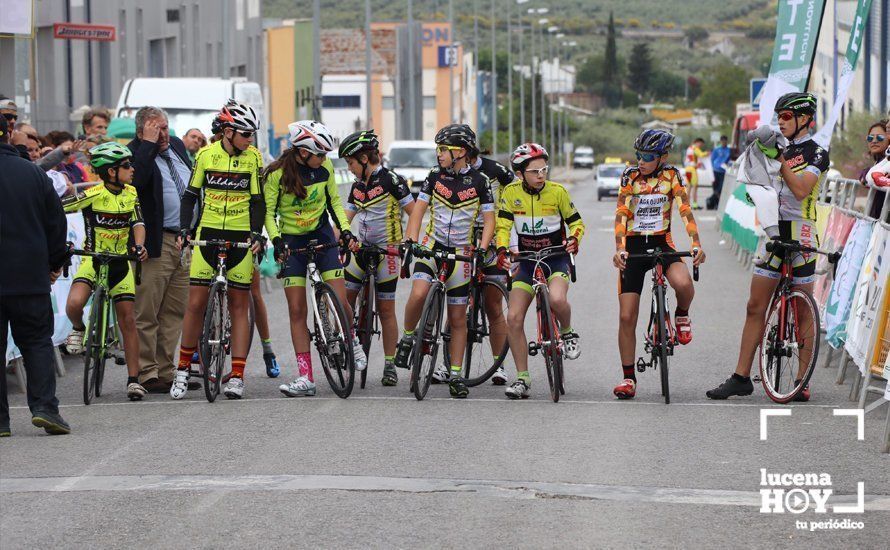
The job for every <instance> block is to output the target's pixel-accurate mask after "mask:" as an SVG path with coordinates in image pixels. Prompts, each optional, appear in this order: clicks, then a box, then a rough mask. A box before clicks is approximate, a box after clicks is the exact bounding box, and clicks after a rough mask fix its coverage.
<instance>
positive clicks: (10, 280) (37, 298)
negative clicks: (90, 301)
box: [0, 117, 71, 437]
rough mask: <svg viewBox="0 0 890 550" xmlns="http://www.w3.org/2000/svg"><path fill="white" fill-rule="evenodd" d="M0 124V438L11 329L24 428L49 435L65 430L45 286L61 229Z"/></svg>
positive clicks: (38, 177) (56, 205)
mask: <svg viewBox="0 0 890 550" xmlns="http://www.w3.org/2000/svg"><path fill="white" fill-rule="evenodd" d="M10 127H11V125H10V124H9V123H8V122H7V120H6V118H5V117H0V219H2V220H3V223H2V224H0V258H3V262H4V269H3V270H2V272H0V361H2V366H3V370H2V372H0V437H8V436H9V435H11V431H10V427H9V402H8V401H7V398H6V347H7V338H8V337H7V334H8V332H9V330H10V329H11V330H12V336H13V338H14V339H15V344H16V345H17V346H18V348H19V350H20V351H21V353H22V360H23V362H24V366H25V371H26V373H27V376H26V380H27V390H28V408H29V409H31V423H32V424H33V425H35V426H37V427H39V428H43V429H44V430H45V431H46V433H48V434H51V435H59V434H67V433H70V432H71V428H70V427H69V426H68V424H67V423H66V422H65V421H64V420H63V419H62V417H61V416H60V415H59V400H58V399H57V398H56V373H55V356H54V353H53V343H52V335H53V319H54V314H53V304H52V299H51V297H50V293H49V290H50V285H51V284H52V283H54V282H55V280H56V278H58V276H59V274H60V273H61V268H62V265H63V264H64V263H65V261H66V259H67V246H66V244H65V237H66V236H67V234H68V226H67V223H66V220H65V214H64V212H62V203H61V202H60V201H59V198H58V197H57V196H56V194H55V192H53V188H52V184H51V183H50V181H49V178H48V177H47V176H46V174H45V173H44V172H43V171H42V170H40V169H39V168H37V167H36V166H34V164H33V163H30V162H28V161H26V160H24V159H22V158H21V157H19V154H18V152H17V151H16V149H15V148H14V147H12V146H11V145H9V128H10Z"/></svg>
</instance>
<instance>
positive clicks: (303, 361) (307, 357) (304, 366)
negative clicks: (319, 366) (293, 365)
mask: <svg viewBox="0 0 890 550" xmlns="http://www.w3.org/2000/svg"><path fill="white" fill-rule="evenodd" d="M297 369H298V370H299V371H300V376H305V377H306V378H308V379H309V381H310V382H315V379H314V378H313V376H312V354H311V353H309V352H308V351H303V352H297Z"/></svg>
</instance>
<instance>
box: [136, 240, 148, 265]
mask: <svg viewBox="0 0 890 550" xmlns="http://www.w3.org/2000/svg"><path fill="white" fill-rule="evenodd" d="M133 252H135V253H136V255H137V256H139V261H140V262H144V261H145V260H147V259H148V249H146V248H145V247H144V246H142V245H141V244H137V245H136V246H134V247H133Z"/></svg>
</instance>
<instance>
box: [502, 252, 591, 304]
mask: <svg viewBox="0 0 890 550" xmlns="http://www.w3.org/2000/svg"><path fill="white" fill-rule="evenodd" d="M563 255H568V257H569V264H570V265H569V278H570V279H571V281H572V282H573V283H574V282H576V281H577V276H576V274H575V255H574V254H571V253H569V252H568V251H567V250H566V247H565V245H564V244H559V245H553V246H548V247H545V248H542V249H541V250H523V251H520V252H510V256H511V258H513V259H515V260H534V261H535V262H541V261H543V260H546V259H547V258H554V257H556V256H563ZM511 290H513V274H512V273H511V272H510V270H507V291H508V292H509V291H511Z"/></svg>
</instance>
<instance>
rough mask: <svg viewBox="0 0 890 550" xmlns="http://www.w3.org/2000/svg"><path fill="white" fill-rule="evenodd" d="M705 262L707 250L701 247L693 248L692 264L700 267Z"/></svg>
mask: <svg viewBox="0 0 890 550" xmlns="http://www.w3.org/2000/svg"><path fill="white" fill-rule="evenodd" d="M703 263H705V251H704V250H702V249H701V248H693V249H692V265H694V266H696V267H698V266H700V265H701V264H703Z"/></svg>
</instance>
